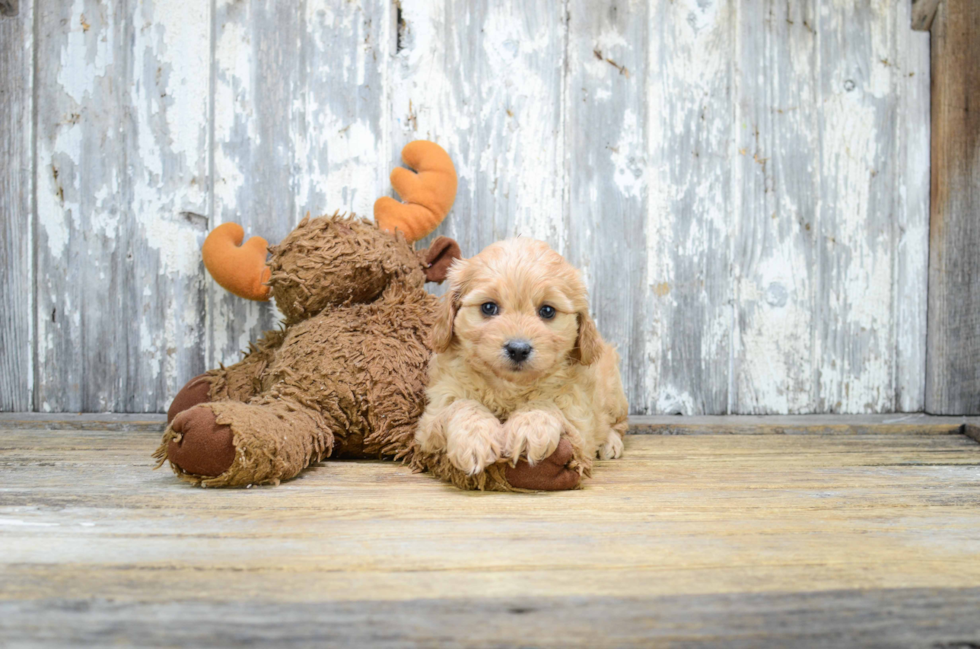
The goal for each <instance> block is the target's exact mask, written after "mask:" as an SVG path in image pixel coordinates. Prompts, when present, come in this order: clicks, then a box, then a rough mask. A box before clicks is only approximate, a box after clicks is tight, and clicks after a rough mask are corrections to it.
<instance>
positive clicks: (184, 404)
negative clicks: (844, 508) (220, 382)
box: [167, 374, 211, 424]
mask: <svg viewBox="0 0 980 649" xmlns="http://www.w3.org/2000/svg"><path fill="white" fill-rule="evenodd" d="M210 400H211V382H210V381H208V379H207V375H206V374H200V375H198V376H195V377H194V378H192V379H191V380H190V381H188V382H187V385H185V386H184V387H182V388H181V389H180V392H178V393H177V396H176V397H174V400H173V402H171V404H170V408H169V409H168V410H167V423H168V424H169V423H170V422H172V421H173V420H174V418H175V417H176V416H177V415H179V414H180V413H182V412H184V411H185V410H190V409H191V408H193V407H194V406H196V405H197V404H199V403H207V402H208V401H210Z"/></svg>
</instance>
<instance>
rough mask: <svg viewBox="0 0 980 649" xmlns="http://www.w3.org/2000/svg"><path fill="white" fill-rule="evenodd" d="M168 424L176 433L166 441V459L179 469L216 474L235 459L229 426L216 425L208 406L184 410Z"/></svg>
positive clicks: (207, 474) (195, 472) (196, 473)
mask: <svg viewBox="0 0 980 649" xmlns="http://www.w3.org/2000/svg"><path fill="white" fill-rule="evenodd" d="M170 427H171V428H172V429H173V431H174V432H175V433H177V434H178V436H179V437H178V439H176V440H171V441H170V442H169V443H168V444H167V459H168V460H170V462H171V463H172V464H174V465H176V466H178V467H180V469H181V470H182V471H184V472H186V473H193V474H194V475H203V476H218V475H221V474H222V473H224V472H225V471H227V470H228V467H230V466H231V464H232V462H234V461H235V444H234V442H233V441H232V440H233V438H234V435H233V434H232V432H231V427H230V426H222V425H218V422H217V421H215V416H214V412H213V411H212V410H211V408H208V407H204V408H191V409H190V410H185V411H184V412H182V413H180V414H179V415H177V417H176V418H175V419H174V421H173V423H172V424H170Z"/></svg>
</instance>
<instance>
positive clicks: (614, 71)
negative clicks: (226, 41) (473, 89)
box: [564, 0, 655, 412]
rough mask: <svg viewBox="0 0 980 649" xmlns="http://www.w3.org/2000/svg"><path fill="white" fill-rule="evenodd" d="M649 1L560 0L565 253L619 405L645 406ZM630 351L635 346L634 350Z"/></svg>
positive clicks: (644, 408) (650, 293)
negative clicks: (623, 399)
mask: <svg viewBox="0 0 980 649" xmlns="http://www.w3.org/2000/svg"><path fill="white" fill-rule="evenodd" d="M649 30H650V16H649V6H648V3H647V2H643V1H632V2H622V3H617V4H613V5H604V4H597V3H595V2H590V1H588V0H576V1H574V2H570V3H569V4H568V48H567V57H568V62H567V65H566V70H567V72H566V80H565V86H566V88H565V95H564V123H565V129H564V138H565V173H566V176H565V179H564V183H565V187H566V191H565V208H564V211H565V214H566V215H567V216H566V218H567V221H566V223H567V226H566V227H567V232H566V233H565V239H566V241H567V246H566V250H565V256H566V257H567V258H568V260H569V261H570V262H571V263H572V264H574V265H575V266H576V267H578V268H580V269H582V271H583V273H584V276H585V279H586V281H587V285H588V288H589V294H590V295H591V303H590V306H591V309H592V312H593V317H594V318H595V320H596V326H597V327H598V328H599V331H600V332H601V333H602V336H603V337H604V338H605V339H606V340H607V341H608V342H610V343H612V344H614V345H616V347H617V350H618V351H619V354H620V373H621V375H622V378H623V386H624V388H625V390H626V394H627V399H628V400H629V402H630V403H631V404H633V408H634V410H637V411H640V412H647V411H648V410H649V409H650V405H649V400H648V394H647V386H646V375H647V371H648V368H647V365H648V362H649V361H648V358H647V355H646V353H645V352H646V350H645V343H646V336H647V330H648V329H649V327H650V326H651V325H650V322H651V309H650V308H649V302H650V301H651V300H653V299H655V297H654V296H655V293H654V292H653V290H652V288H651V287H650V286H648V285H647V282H646V277H647V269H646V264H647V255H646V252H645V250H644V249H643V247H642V246H640V245H637V242H641V241H646V234H645V229H646V214H647V189H646V185H647V155H646V148H647V137H646V134H647V120H648V117H647V107H646V94H647V84H648V79H649V75H648V72H647V47H646V45H647V43H648V42H649V38H648V34H649ZM633 350H636V352H635V353H634V351H633Z"/></svg>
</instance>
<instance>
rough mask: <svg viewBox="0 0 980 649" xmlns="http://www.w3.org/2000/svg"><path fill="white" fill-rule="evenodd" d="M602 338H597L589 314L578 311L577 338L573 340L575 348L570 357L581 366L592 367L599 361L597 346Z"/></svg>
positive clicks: (597, 333) (597, 334)
mask: <svg viewBox="0 0 980 649" xmlns="http://www.w3.org/2000/svg"><path fill="white" fill-rule="evenodd" d="M601 344H602V338H600V337H599V330H598V329H596V327H595V322H594V321H593V320H592V317H591V316H590V315H589V312H588V311H587V310H586V311H579V314H578V338H577V339H576V340H575V348H574V349H573V350H572V357H573V358H575V359H576V360H578V362H579V363H581V364H582V365H592V363H595V362H596V361H597V360H599V351H600V349H599V346H600V345H601Z"/></svg>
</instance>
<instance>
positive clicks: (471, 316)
mask: <svg viewBox="0 0 980 649" xmlns="http://www.w3.org/2000/svg"><path fill="white" fill-rule="evenodd" d="M448 279H449V291H448V293H447V294H446V296H445V297H444V298H443V304H442V307H441V308H442V311H441V314H440V315H439V316H438V319H437V322H436V324H435V326H434V327H433V331H432V348H433V351H434V352H435V353H434V355H433V356H432V359H431V360H430V362H429V387H428V390H427V397H428V406H427V408H426V411H425V414H424V415H423V416H422V418H421V419H420V420H419V426H418V429H417V432H416V440H417V441H418V443H419V445H420V447H421V448H422V450H423V451H425V452H429V453H437V452H443V453H446V455H447V457H448V458H449V460H450V462H452V464H453V465H455V466H456V468H458V469H460V470H461V471H464V472H466V473H468V474H469V475H476V474H479V473H480V472H482V471H483V470H484V469H485V468H486V467H487V466H489V465H491V464H494V463H496V462H501V461H507V462H509V463H510V464H511V465H512V466H513V465H514V464H516V462H517V461H518V459H521V458H526V459H527V462H528V463H529V464H530V465H532V466H533V465H534V464H535V463H537V462H540V461H541V460H543V459H545V458H547V457H549V456H550V455H551V454H552V453H554V452H555V449H556V448H557V447H558V443H559V441H560V440H561V439H562V438H567V439H568V440H569V442H570V443H571V446H572V448H573V449H574V461H573V464H574V466H575V467H576V468H577V470H578V471H579V474H582V473H585V474H586V475H588V472H589V470H590V468H591V463H592V459H593V458H594V457H596V456H598V457H599V458H602V459H612V458H618V457H620V456H621V455H622V453H623V434H624V433H625V432H626V427H627V410H628V409H627V403H626V396H625V394H624V393H623V387H622V383H621V381H620V377H619V356H618V354H617V353H616V351H615V350H614V349H613V348H612V347H611V346H610V345H608V344H607V343H605V342H604V341H603V340H602V338H601V337H600V336H599V332H598V331H597V330H596V327H595V323H594V322H593V321H592V318H591V317H590V316H589V308H588V302H587V293H586V289H585V285H584V283H583V282H582V278H581V276H580V274H579V272H578V271H577V270H576V269H575V268H573V267H572V266H571V265H570V264H569V263H568V262H566V261H565V259H564V258H563V257H562V256H561V255H559V254H558V253H557V252H555V251H554V250H552V249H551V248H549V247H548V245H547V244H545V243H543V242H541V241H535V240H533V239H525V238H517V239H510V240H507V241H502V242H499V243H495V244H493V245H491V246H489V247H488V248H486V249H485V250H483V252H481V253H480V254H479V255H477V256H475V257H473V258H471V259H465V260H464V259H457V260H456V261H455V262H454V264H453V266H452V268H451V269H450V271H449V277H448ZM569 466H571V464H570V465H569Z"/></svg>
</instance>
